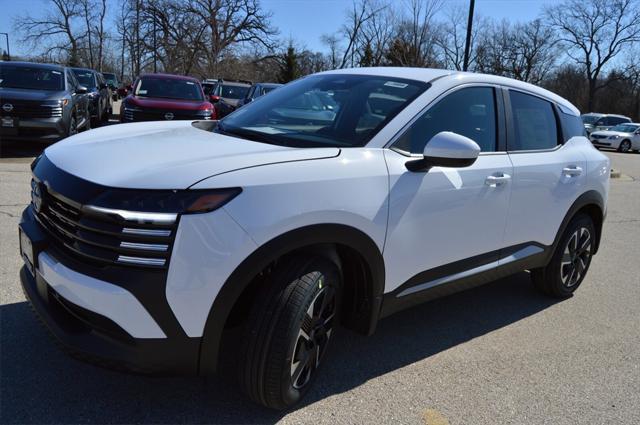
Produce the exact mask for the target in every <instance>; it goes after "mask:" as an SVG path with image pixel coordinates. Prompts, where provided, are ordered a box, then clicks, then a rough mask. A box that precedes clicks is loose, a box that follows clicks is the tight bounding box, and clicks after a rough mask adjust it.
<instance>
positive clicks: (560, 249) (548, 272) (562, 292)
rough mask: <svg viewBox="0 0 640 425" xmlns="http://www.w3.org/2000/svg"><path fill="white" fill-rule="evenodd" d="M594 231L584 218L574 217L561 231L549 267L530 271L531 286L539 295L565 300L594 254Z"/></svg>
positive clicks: (583, 273) (580, 278) (587, 218)
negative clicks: (562, 231) (563, 230)
mask: <svg viewBox="0 0 640 425" xmlns="http://www.w3.org/2000/svg"><path fill="white" fill-rule="evenodd" d="M595 238H596V229H595V226H594V224H593V220H592V219H591V217H589V216H588V215H586V214H579V215H577V216H575V217H574V218H573V219H572V220H571V222H570V223H569V225H568V226H567V229H566V230H565V232H564V234H563V236H562V238H561V239H560V243H558V246H557V247H556V250H555V252H554V254H553V257H551V261H550V262H549V264H548V265H547V266H546V267H544V268H540V269H534V270H531V278H532V280H533V283H534V285H535V286H536V288H538V290H540V291H541V292H542V293H544V294H546V295H549V296H552V297H556V298H566V297H569V296H570V295H571V294H573V292H574V291H575V290H576V289H578V286H580V284H581V283H582V280H583V279H584V277H585V275H586V274H587V271H588V270H589V265H590V264H591V258H592V257H593V254H594V253H595V247H596V239H595Z"/></svg>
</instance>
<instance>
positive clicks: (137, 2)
mask: <svg viewBox="0 0 640 425" xmlns="http://www.w3.org/2000/svg"><path fill="white" fill-rule="evenodd" d="M138 75H140V0H136V75H134V76H133V77H134V78H135V77H137V76H138Z"/></svg>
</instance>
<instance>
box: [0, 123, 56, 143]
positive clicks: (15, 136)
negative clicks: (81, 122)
mask: <svg viewBox="0 0 640 425" xmlns="http://www.w3.org/2000/svg"><path fill="white" fill-rule="evenodd" d="M14 122H15V125H14V127H0V138H1V139H2V140H40V141H45V142H46V141H51V142H55V141H57V140H59V139H61V138H63V137H64V136H65V134H66V127H65V125H64V120H63V118H62V117H57V118H19V117H17V118H15V119H14Z"/></svg>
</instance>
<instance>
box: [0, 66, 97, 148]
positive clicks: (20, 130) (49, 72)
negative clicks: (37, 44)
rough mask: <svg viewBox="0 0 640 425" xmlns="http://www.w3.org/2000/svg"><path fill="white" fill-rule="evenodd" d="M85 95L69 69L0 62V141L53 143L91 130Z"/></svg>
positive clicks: (85, 90) (84, 88)
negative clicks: (79, 131) (80, 130)
mask: <svg viewBox="0 0 640 425" xmlns="http://www.w3.org/2000/svg"><path fill="white" fill-rule="evenodd" d="M86 93H87V88H86V87H84V86H83V85H81V84H80V83H79V82H78V80H77V79H76V77H75V75H74V73H73V71H72V70H71V69H70V68H67V67H63V66H60V65H48V64H40V63H31V62H0V118H1V124H0V138H1V139H2V140H14V139H15V140H40V141H45V142H55V141H57V140H59V139H61V138H64V137H67V136H70V135H73V134H76V133H77V132H78V130H79V129H89V128H91V120H90V116H89V105H88V97H87V95H86Z"/></svg>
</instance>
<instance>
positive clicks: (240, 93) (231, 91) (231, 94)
mask: <svg viewBox="0 0 640 425" xmlns="http://www.w3.org/2000/svg"><path fill="white" fill-rule="evenodd" d="M249 88H250V87H249V86H227V85H224V84H223V85H222V89H221V90H220V93H221V94H220V97H226V98H227V99H244V97H245V96H246V94H247V92H248V91H249Z"/></svg>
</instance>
